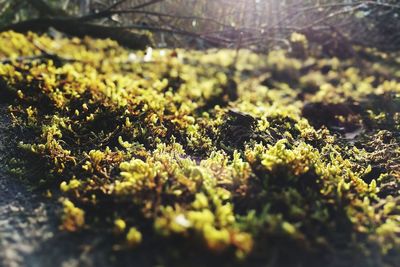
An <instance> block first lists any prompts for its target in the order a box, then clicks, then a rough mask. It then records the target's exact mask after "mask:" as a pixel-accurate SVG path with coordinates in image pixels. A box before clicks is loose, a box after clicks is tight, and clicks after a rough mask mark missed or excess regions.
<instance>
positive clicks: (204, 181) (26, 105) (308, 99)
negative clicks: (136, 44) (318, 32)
mask: <svg viewBox="0 0 400 267" xmlns="http://www.w3.org/2000/svg"><path fill="white" fill-rule="evenodd" d="M292 42H293V43H296V44H298V45H299V47H298V49H297V50H299V49H300V50H299V51H298V52H299V53H300V54H299V55H298V54H296V53H292V54H289V53H287V52H285V51H274V52H271V53H269V54H268V55H258V54H255V53H252V52H250V51H241V52H240V53H239V55H238V56H237V57H236V52H235V51H231V50H219V51H206V52H198V51H183V50H179V49H178V50H176V51H170V50H151V51H150V50H149V51H148V52H147V54H145V52H142V51H129V50H127V49H124V48H122V47H120V46H118V45H117V44H116V43H115V42H113V41H110V40H102V41H100V40H93V39H90V38H84V39H76V38H73V39H68V38H62V39H57V40H53V39H51V38H50V37H48V36H46V35H36V34H34V33H28V34H27V35H21V34H17V33H14V32H4V33H1V34H0V44H3V45H0V57H2V58H7V60H4V61H3V63H0V76H1V79H2V83H1V84H2V87H1V88H0V90H2V91H4V92H6V93H7V94H8V95H9V96H12V97H11V98H9V99H10V100H9V104H10V107H9V110H10V114H11V116H12V118H13V122H14V125H15V126H16V127H19V128H21V127H22V128H24V129H26V131H27V132H29V133H30V136H29V138H28V137H27V136H18V138H19V139H20V141H21V143H20V145H19V148H20V153H21V155H23V157H22V158H24V161H21V162H22V163H23V164H25V163H26V166H25V165H24V166H25V167H26V168H28V167H29V163H28V162H29V161H30V160H32V159H33V158H34V159H36V161H35V162H36V164H40V165H41V168H42V170H43V171H42V172H43V173H46V175H45V176H44V177H41V178H44V179H42V181H41V182H40V185H41V186H44V187H45V190H51V191H53V192H58V194H59V195H61V196H62V197H63V201H62V204H63V215H62V228H63V229H64V230H67V231H85V230H87V229H92V230H95V231H98V232H99V235H101V234H102V233H103V232H104V233H109V232H112V233H113V234H114V235H115V240H114V242H115V243H117V244H118V243H120V244H128V246H126V249H133V248H136V249H139V248H140V247H141V246H161V247H162V246H168V242H167V241H170V242H174V244H178V245H177V246H176V248H175V250H178V251H184V250H185V248H184V247H185V246H187V248H186V249H189V250H190V249H193V250H194V251H197V250H196V248H198V246H200V247H202V248H204V249H203V250H199V252H198V253H199V254H200V253H211V254H215V255H219V256H217V258H219V259H221V258H224V259H230V260H227V262H231V263H232V264H234V263H236V264H238V263H240V262H243V261H245V262H247V263H251V262H252V261H253V260H254V259H258V260H259V261H263V262H264V263H265V264H267V263H271V262H273V261H276V264H278V265H279V264H288V265H298V264H299V263H302V264H310V265H316V266H318V265H319V264H321V262H324V260H327V261H331V260H332V259H338V258H340V257H345V256H343V255H345V254H346V252H348V251H351V252H352V253H351V254H352V255H354V259H355V258H360V255H363V256H364V257H362V258H363V260H361V261H360V262H362V263H363V264H364V263H365V264H370V265H374V264H375V263H376V262H378V261H379V262H385V263H387V264H392V265H393V266H394V265H395V264H394V262H396V259H399V256H400V253H399V251H400V225H399V221H400V210H399V208H398V202H399V186H398V185H399V179H400V171H399V168H398V166H399V164H400V162H399V158H400V157H399V155H398V154H399V151H398V148H397V147H396V144H398V143H399V142H400V136H399V135H398V130H399V125H400V109H399V105H398V98H399V94H400V89H399V88H400V83H398V82H397V79H398V73H397V72H395V71H394V69H393V68H392V67H391V65H387V64H386V63H385V61H383V60H382V61H380V62H370V61H368V60H367V59H365V60H363V61H362V64H360V62H359V61H358V62H355V61H353V60H350V59H348V60H338V59H336V58H323V57H321V56H319V55H312V53H308V51H307V42H306V39H304V37H303V36H301V35H293V36H292ZM34 43H35V44H40V47H42V49H44V50H48V51H49V52H51V53H52V54H57V56H58V57H59V58H60V60H59V62H54V61H53V60H52V59H48V58H46V57H45V56H44V55H41V53H42V52H41V51H42V50H39V49H38V48H37V46H35V45H33V44H34ZM6 44H7V45H6ZM300 46H301V47H300ZM359 49H361V48H359ZM362 51H363V52H364V53H373V51H368V50H362ZM33 56H34V57H33ZM390 56H391V57H398V55H395V54H393V55H390ZM296 57H297V58H296ZM235 58H236V61H235V60H234V59H235ZM234 63H235V64H234ZM388 155H390V156H388ZM31 182H32V184H37V183H38V180H37V179H34V177H32V181H31ZM160 240H164V241H166V242H160ZM163 244H165V245H163ZM376 249H378V250H379V252H378V253H376V252H375V250H376ZM321 255H324V256H321ZM371 255H378V258H376V257H375V256H374V257H375V258H373V257H372V256H371ZM199 256H200V255H199ZM347 257H349V256H347ZM360 264H361V263H360Z"/></svg>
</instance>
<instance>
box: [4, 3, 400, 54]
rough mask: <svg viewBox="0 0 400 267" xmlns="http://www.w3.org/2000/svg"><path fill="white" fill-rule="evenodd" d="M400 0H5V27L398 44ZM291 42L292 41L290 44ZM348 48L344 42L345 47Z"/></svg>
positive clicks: (227, 42)
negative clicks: (55, 25)
mask: <svg viewBox="0 0 400 267" xmlns="http://www.w3.org/2000/svg"><path fill="white" fill-rule="evenodd" d="M398 2H399V1H397V0H373V1H356V0H341V1H340V0H338V1H331V0H330V1H327V0H235V1H231V0H212V1H210V0H0V26H5V25H10V24H12V23H18V22H21V21H26V20H30V19H34V18H69V19H78V18H79V19H81V20H80V21H81V22H82V23H93V24H100V25H106V26H112V27H119V28H124V29H132V30H148V31H150V32H152V33H153V34H154V35H153V36H154V39H155V44H156V46H158V47H189V48H195V49H205V48H209V47H228V48H243V47H245V48H250V49H253V50H257V51H263V50H269V49H273V48H276V47H279V48H287V47H289V46H290V42H289V39H290V36H291V34H292V33H293V32H298V33H302V34H303V35H305V36H306V37H307V39H308V40H309V41H310V42H311V43H312V42H316V43H319V44H321V43H322V44H324V45H326V46H330V47H331V48H332V49H341V47H340V46H346V45H354V44H355V45H363V46H371V47H372V46H373V47H376V48H378V49H381V50H396V49H397V48H399V44H400V33H399V32H398V31H397V30H396V29H398V28H399V25H400V20H399V12H400V3H398ZM289 48H290V47H289ZM342 48H343V47H342Z"/></svg>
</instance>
